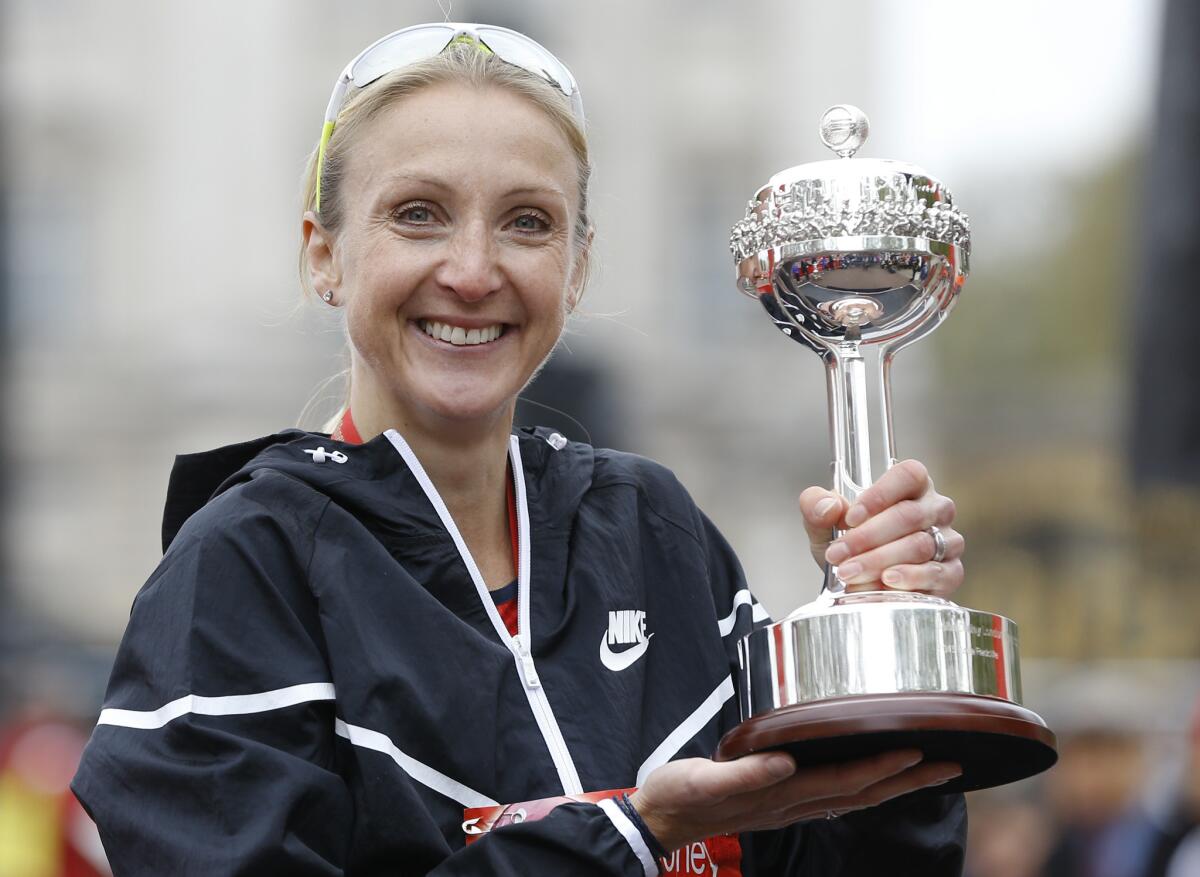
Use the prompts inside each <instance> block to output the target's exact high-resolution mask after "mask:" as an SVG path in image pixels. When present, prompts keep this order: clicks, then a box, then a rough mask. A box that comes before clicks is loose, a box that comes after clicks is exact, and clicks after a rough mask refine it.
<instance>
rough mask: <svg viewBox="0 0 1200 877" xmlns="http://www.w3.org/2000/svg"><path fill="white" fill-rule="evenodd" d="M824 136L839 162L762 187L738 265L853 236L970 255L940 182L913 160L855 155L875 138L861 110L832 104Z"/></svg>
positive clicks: (735, 243)
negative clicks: (781, 251) (926, 243)
mask: <svg viewBox="0 0 1200 877" xmlns="http://www.w3.org/2000/svg"><path fill="white" fill-rule="evenodd" d="M819 133H820V136H821V140H822V142H824V144H825V145H826V146H827V147H828V148H829V149H830V150H832V151H833V152H835V153H837V154H838V156H839V158H836V159H832V160H825V161H814V162H808V163H806V164H801V165H796V166H795V167H791V168H787V169H786V170H783V171H780V172H779V173H777V174H775V175H774V176H773V177H771V179H770V180H769V181H768V183H767V185H765V186H763V187H762V188H761V189H759V191H758V192H757V193H756V194H755V197H754V199H753V200H751V201H750V203H749V205H748V208H747V211H746V217H745V218H744V219H742V220H741V221H740V222H738V223H737V224H736V225H734V227H733V230H732V233H731V236H730V249H731V250H732V251H733V255H734V260H735V261H736V262H738V263H741V262H743V261H744V260H746V259H748V258H750V257H752V256H756V255H758V254H760V253H763V252H764V251H766V250H770V249H773V248H777V247H784V246H787V247H789V248H792V249H794V248H795V247H796V246H797V245H800V246H803V244H804V243H805V242H809V241H812V242H814V243H815V242H821V241H829V240H831V239H839V238H845V237H848V236H852V237H863V236H871V237H892V238H895V237H900V238H911V239H917V240H925V241H934V242H939V243H943V244H948V245H952V246H956V247H958V248H960V249H961V250H962V251H963V252H964V253H966V252H968V251H969V250H970V226H969V223H968V220H967V217H966V215H965V214H963V213H962V211H960V210H958V208H957V207H955V206H954V199H953V197H952V195H951V194H950V190H949V189H948V188H947V187H946V186H945V185H944V184H943V183H942V182H941V181H939V180H938V179H936V178H935V177H933V176H931V175H930V174H928V173H927V172H926V171H924V170H923V169H922V168H920V167H917V166H916V165H913V164H908V163H906V162H899V161H890V160H887V159H877V158H855V157H854V154H855V152H857V151H858V150H859V149H860V148H861V147H862V145H863V144H864V143H865V142H866V139H867V136H868V134H869V133H870V123H869V122H868V120H867V116H866V114H865V113H863V111H862V110H860V109H858V108H857V107H854V106H851V105H849V104H837V105H835V106H832V107H830V108H829V109H827V110H826V111H825V113H824V114H823V115H822V117H821V124H820V127H819ZM827 249H828V248H827ZM856 249H857V247H856Z"/></svg>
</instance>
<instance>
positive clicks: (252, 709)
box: [96, 682, 334, 731]
mask: <svg viewBox="0 0 1200 877" xmlns="http://www.w3.org/2000/svg"><path fill="white" fill-rule="evenodd" d="M333 699H334V698H333V683H332V682H305V683H303V684H301V685H290V686H288V687H287V688H276V689H274V690H273V691H260V692H258V693H256V694H227V695H224V696H221V697H207V696H205V695H203V694H185V695H184V696H183V697H180V698H178V699H176V700H173V701H171V702H170V703H168V704H165V705H164V706H160V707H159V708H158V709H156V710H122V709H113V708H109V709H104V710H101V711H100V719H99V720H98V721H97V722H96V724H97V725H116V726H118V727H121V728H138V729H140V730H143V731H150V730H153V729H155V728H161V727H162V726H163V725H165V724H167V722H171V721H174V720H175V719H177V718H179V717H180V716H185V715H187V714H188V713H194V714H195V715H198V716H244V715H248V714H250V713H265V712H268V711H269V710H278V709H283V708H284V707H289V706H295V705H296V704H300V703H309V702H310V701H316V700H333Z"/></svg>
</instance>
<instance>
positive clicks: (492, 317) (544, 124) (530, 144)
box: [306, 83, 585, 432]
mask: <svg viewBox="0 0 1200 877" xmlns="http://www.w3.org/2000/svg"><path fill="white" fill-rule="evenodd" d="M340 197H341V203H342V213H343V220H342V225H341V228H340V229H339V230H338V233H337V234H336V236H335V237H333V239H332V240H330V239H328V238H327V237H326V235H325V233H324V232H323V229H321V228H320V226H319V225H317V224H316V223H315V221H314V220H313V219H312V218H311V217H310V218H309V219H307V220H306V232H307V233H308V254H309V259H310V263H311V264H312V271H313V280H314V285H315V286H316V287H317V288H318V289H332V290H333V292H334V296H335V301H336V302H337V303H339V304H343V305H344V306H345V308H346V325H347V330H348V334H349V337H350V344H351V351H352V353H351V356H352V365H351V370H352V376H351V386H352V397H351V398H352V405H353V407H354V409H355V418H356V420H358V419H359V417H360V414H359V410H360V407H367V406H369V407H371V408H373V409H375V410H377V411H379V412H380V414H381V417H382V419H383V420H384V421H387V422H384V423H379V424H377V426H378V427H379V428H384V427H386V426H398V427H400V428H402V429H403V428H404V427H406V426H413V425H419V424H420V425H424V426H425V427H427V428H432V429H438V428H440V427H444V426H446V425H455V426H460V427H461V426H466V425H469V424H471V423H480V424H495V423H497V422H501V423H507V422H511V419H512V411H513V406H514V404H515V399H516V395H517V393H518V392H520V390H521V388H522V387H523V386H524V385H525V384H526V382H528V380H529V378H530V377H531V376H532V375H533V373H534V371H535V370H536V369H537V368H538V366H539V365H541V363H542V362H543V361H544V360H545V359H546V357H547V356H548V355H549V354H550V352H551V350H553V348H554V345H555V344H556V343H557V341H558V338H559V336H560V334H561V333H562V328H563V324H564V321H565V318H566V313H567V309H568V307H569V306H570V304H571V303H572V301H573V296H574V295H575V286H574V284H575V282H576V281H577V279H578V278H579V277H580V275H581V273H582V265H583V261H584V258H585V254H584V252H583V250H584V248H583V247H582V246H580V242H579V241H577V240H576V239H575V233H574V228H575V222H576V218H577V212H578V209H579V205H578V199H579V196H578V182H577V166H576V161H575V158H574V155H573V153H572V151H571V148H570V145H569V144H568V142H567V140H566V138H565V137H564V136H563V134H562V133H561V132H560V131H559V130H558V129H557V128H556V127H555V125H554V123H553V122H552V121H551V120H550V119H549V118H548V117H547V116H546V114H545V113H543V112H542V111H540V110H539V109H538V108H537V107H536V106H534V105H533V104H532V103H531V102H529V101H528V100H527V99H525V98H523V97H521V96H519V95H516V94H513V93H511V92H508V91H506V90H503V89H500V88H495V87H487V88H482V89H479V88H473V87H471V86H468V85H465V84H460V83H441V84H438V85H433V86H428V87H426V88H422V89H420V90H419V91H417V92H415V93H413V94H410V95H407V96H406V97H404V98H402V99H400V100H398V101H396V102H395V103H393V104H391V105H389V106H387V107H386V108H385V109H384V110H383V111H382V112H380V113H379V115H377V116H376V117H375V118H374V119H372V120H371V121H370V122H369V123H367V125H366V127H364V128H363V129H362V130H361V132H360V133H359V135H358V137H357V138H356V142H355V143H354V145H353V146H352V147H351V151H350V153H349V155H348V163H347V171H346V176H345V178H344V181H343V183H342V187H341V194H340ZM503 428H504V430H505V432H507V429H508V426H507V425H504V427H503Z"/></svg>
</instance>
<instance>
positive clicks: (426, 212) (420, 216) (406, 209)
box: [394, 204, 434, 225]
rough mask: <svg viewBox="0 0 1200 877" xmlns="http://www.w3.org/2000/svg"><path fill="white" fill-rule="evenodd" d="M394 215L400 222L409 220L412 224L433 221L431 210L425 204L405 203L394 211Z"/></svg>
mask: <svg viewBox="0 0 1200 877" xmlns="http://www.w3.org/2000/svg"><path fill="white" fill-rule="evenodd" d="M394 215H395V217H396V219H397V220H398V221H400V222H409V223H412V224H414V225H424V224H426V223H429V222H433V219H434V216H433V210H431V209H430V208H429V207H428V205H425V204H406V205H405V206H403V207H401V208H400V209H399V210H397V211H396V212H395V214H394Z"/></svg>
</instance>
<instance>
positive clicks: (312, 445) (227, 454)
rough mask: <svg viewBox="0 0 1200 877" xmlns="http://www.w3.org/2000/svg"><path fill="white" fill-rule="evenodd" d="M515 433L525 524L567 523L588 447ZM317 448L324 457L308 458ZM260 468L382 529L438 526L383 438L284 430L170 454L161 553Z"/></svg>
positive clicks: (421, 530) (586, 466)
mask: <svg viewBox="0 0 1200 877" xmlns="http://www.w3.org/2000/svg"><path fill="white" fill-rule="evenodd" d="M516 434H517V436H518V439H519V446H520V451H521V465H522V469H523V470H524V473H525V489H526V493H527V495H528V497H529V505H530V517H531V521H533V522H536V521H537V520H539V519H540V520H541V521H542V522H544V523H561V522H563V521H564V520H570V519H571V518H573V517H574V514H575V511H576V509H577V508H578V505H579V502H580V500H581V498H582V497H583V495H584V493H585V492H586V491H587V490H588V488H589V486H590V485H591V484H592V476H593V470H594V462H595V461H594V454H593V450H592V448H591V446H590V445H586V444H580V443H576V442H568V443H567V444H566V446H565V447H562V448H561V449H559V448H556V447H555V444H561V441H560V439H561V436H558V435H557V434H556V433H554V432H553V431H552V430H549V429H546V428H544V427H526V428H522V429H521V430H519V431H518V432H517V433H516ZM551 436H554V437H555V440H556V441H555V442H554V443H552V442H551ZM321 448H323V449H324V451H325V454H324V455H322V454H319V453H313V452H314V451H317V450H318V449H321ZM334 451H340V452H341V453H342V454H344V455H345V462H343V463H339V462H337V461H335V460H333V459H330V457H329V456H328V455H329V454H332V453H333V452H334ZM322 456H324V459H323V460H322V459H321V458H322ZM266 471H273V472H277V473H280V474H283V475H286V476H288V477H290V478H294V479H296V480H297V481H301V482H303V483H304V484H306V485H308V486H309V487H311V488H312V489H313V490H316V491H317V492H319V493H321V494H324V495H325V496H328V497H329V498H330V499H331V500H333V501H334V502H336V503H338V504H339V505H341V506H343V507H344V508H346V509H347V510H348V511H350V512H351V513H353V514H355V515H356V516H358V517H359V518H361V519H365V520H369V519H378V520H380V521H381V522H382V521H386V522H387V526H388V528H389V529H398V530H400V531H411V532H413V533H417V534H428V533H429V532H430V531H431V530H430V528H433V529H434V530H440V529H441V522H440V519H439V518H438V515H437V512H436V511H435V510H434V508H433V506H432V505H431V504H430V503H429V500H428V499H427V498H426V496H425V493H424V491H423V490H422V489H421V486H420V484H419V483H418V481H417V478H416V476H415V475H414V473H412V472H410V471H409V469H408V467H407V465H406V464H405V462H404V459H403V458H402V457H401V456H400V453H399V452H398V451H397V450H396V448H395V446H394V445H393V444H392V442H391V440H390V439H389V438H388V436H387V434H386V433H383V434H380V435H378V436H376V437H375V438H373V439H371V440H370V441H368V442H365V443H364V444H361V445H350V444H346V443H344V442H339V441H336V440H334V439H332V438H330V437H329V436H328V435H327V434H325V433H317V432H305V431H303V430H299V429H288V430H284V431H283V432H278V433H275V434H273V435H267V436H262V437H261V438H256V439H251V440H250V441H246V442H240V443H238V444H233V445H226V446H225V447H221V448H216V449H215V450H211V451H202V452H200V453H194V454H180V455H179V456H177V457H176V458H175V465H174V467H173V468H172V469H171V478H170V481H169V482H168V485H167V499H166V505H165V508H164V510H163V524H162V545H163V551H164V552H165V551H166V550H167V548H168V546H170V544H171V542H172V541H173V540H174V538H175V536H176V534H177V533H178V532H179V530H180V529H181V528H182V527H183V525H184V523H185V522H186V521H187V519H188V518H190V517H191V516H192V515H193V514H195V513H196V512H197V511H199V510H200V509H201V508H202V507H203V506H204V505H205V504H206V503H207V502H208V501H209V500H211V499H212V498H213V497H215V496H217V495H219V494H221V493H223V492H225V491H226V490H229V489H230V488H232V487H234V486H235V485H237V484H240V483H242V482H244V481H247V480H249V479H252V478H255V477H257V476H258V475H260V474H262V473H263V472H266Z"/></svg>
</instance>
